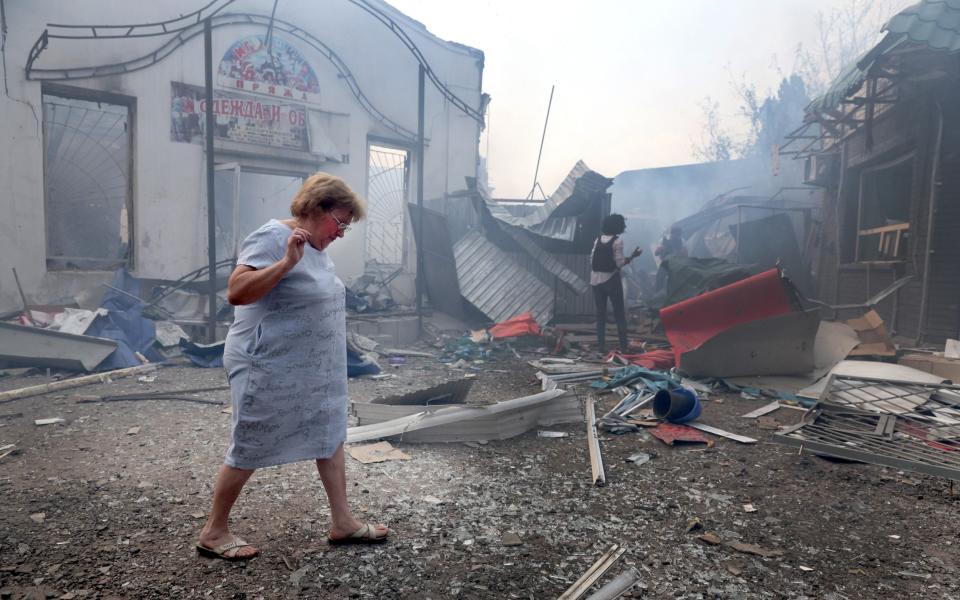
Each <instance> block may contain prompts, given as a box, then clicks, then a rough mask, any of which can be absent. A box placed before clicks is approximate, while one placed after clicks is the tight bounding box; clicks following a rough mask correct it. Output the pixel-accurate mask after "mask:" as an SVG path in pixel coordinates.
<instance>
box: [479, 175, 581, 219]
mask: <svg viewBox="0 0 960 600" xmlns="http://www.w3.org/2000/svg"><path fill="white" fill-rule="evenodd" d="M589 171H590V168H589V167H588V166H587V165H586V164H585V163H584V162H583V161H582V160H579V161H577V164H575V165H574V166H573V169H571V170H570V172H569V173H567V176H566V178H565V179H564V180H563V182H561V183H560V185H559V187H557V190H556V191H555V192H553V193H552V194H550V197H549V198H547V201H546V202H544V203H543V204H541V205H540V206H538V207H536V209H535V210H532V211H530V214H528V215H526V216H523V217H518V216H516V215H514V214H513V213H511V212H510V211H509V210H508V209H507V208H506V207H504V206H501V205H500V204H497V203H496V202H494V201H492V200H491V201H488V202H487V206H488V207H489V208H490V214H492V215H493V216H494V217H496V218H497V219H499V220H501V221H503V222H505V223H509V224H510V225H516V226H517V227H532V226H534V225H539V224H540V223H543V222H544V221H546V220H547V219H548V218H550V214H551V213H553V211H554V210H556V208H557V207H558V206H560V205H561V204H563V202H564V201H566V200H567V198H569V197H570V196H572V195H573V190H574V187H575V186H576V184H577V179H580V178H581V177H583V176H584V175H586V174H587V173H588V172H589Z"/></svg>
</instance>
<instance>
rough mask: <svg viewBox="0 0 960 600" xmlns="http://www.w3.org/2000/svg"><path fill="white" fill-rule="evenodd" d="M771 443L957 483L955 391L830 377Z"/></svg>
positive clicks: (959, 448)
mask: <svg viewBox="0 0 960 600" xmlns="http://www.w3.org/2000/svg"><path fill="white" fill-rule="evenodd" d="M774 439H775V441H777V442H779V443H783V444H786V445H790V446H795V447H799V448H800V449H801V450H807V451H811V452H816V453H821V454H826V455H829V456H835V457H838V458H845V459H849V460H858V461H862V462H866V463H871V464H877V465H884V466H888V467H893V468H897V469H905V470H910V471H916V472H919V473H926V474H929V475H937V476H941V477H945V478H948V479H954V480H960V387H958V386H953V385H942V384H923V383H904V382H896V381H887V380H882V379H869V378H859V377H844V376H832V377H831V378H830V380H829V382H828V383H827V387H826V388H825V391H824V394H823V396H822V397H821V399H820V402H819V403H818V404H817V405H816V406H815V407H813V408H812V409H811V410H810V411H808V412H807V414H806V416H805V418H804V420H803V422H802V423H800V424H798V425H795V426H793V427H788V428H785V429H782V430H781V431H780V432H778V433H777V434H776V435H775V436H774Z"/></svg>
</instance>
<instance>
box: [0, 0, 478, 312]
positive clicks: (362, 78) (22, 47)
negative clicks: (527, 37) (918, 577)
mask: <svg viewBox="0 0 960 600" xmlns="http://www.w3.org/2000/svg"><path fill="white" fill-rule="evenodd" d="M201 4H202V3H201V2H198V1H196V0H175V1H174V0H170V1H166V2H163V3H155V4H154V3H140V2H137V3H122V4H117V3H115V2H112V1H110V0H84V1H83V2H70V3H65V2H61V1H57V0H35V1H32V2H29V3H26V2H12V3H11V2H8V3H7V5H6V11H7V21H8V31H9V33H8V37H7V44H6V57H5V58H6V64H7V68H8V72H7V73H5V74H4V75H5V77H6V82H7V86H8V88H9V95H2V94H0V135H2V136H3V137H2V139H4V140H5V141H6V143H5V144H4V145H3V147H2V148H0V192H2V193H0V311H5V310H10V309H12V308H15V307H17V306H18V305H19V296H18V294H17V291H16V287H15V285H14V283H13V277H12V273H11V269H10V267H16V268H17V271H18V273H19V274H20V278H21V282H22V283H23V285H24V288H25V291H26V293H27V295H28V296H29V297H30V299H31V301H33V302H58V301H62V300H65V299H68V298H70V297H72V296H74V295H75V294H78V293H80V292H82V291H84V290H88V289H90V288H96V287H99V283H100V282H102V281H107V280H109V278H110V276H111V275H112V274H111V273H104V272H75V271H74V272H65V271H50V272H48V271H47V270H46V266H45V252H46V251H45V248H46V246H45V237H44V236H45V229H44V210H43V144H42V135H41V132H40V128H41V125H40V121H39V119H41V118H42V115H41V84H40V82H38V81H26V80H25V77H24V65H25V64H26V59H27V54H28V51H29V49H30V47H31V46H32V44H33V43H34V41H35V40H36V39H37V37H38V36H39V35H40V33H41V32H42V31H43V29H44V27H45V23H47V22H58V23H72V24H92V23H139V22H147V21H157V20H164V19H168V18H172V17H174V16H176V15H178V14H184V13H188V12H191V11H192V10H195V9H196V8H197V7H198V6H200V5H201ZM272 6H273V2H269V1H267V0H240V1H238V2H235V3H233V4H232V5H230V6H229V7H228V9H227V11H226V12H251V13H256V14H260V15H264V16H269V13H270V9H271V8H272ZM378 6H380V7H381V8H382V9H383V10H385V11H387V12H388V13H389V14H391V15H392V16H393V17H394V18H395V19H397V20H398V21H399V22H400V23H401V24H402V25H403V26H404V27H405V29H406V30H407V31H408V32H409V34H410V35H411V36H412V37H413V38H414V40H415V43H416V44H417V45H418V47H419V48H420V50H421V51H422V52H423V53H424V55H425V56H426V57H427V60H428V61H429V62H430V64H431V67H432V68H433V70H434V71H435V72H436V73H437V74H438V76H439V77H440V78H441V79H442V80H443V81H444V82H445V83H446V84H447V85H448V86H449V87H450V88H451V89H452V90H453V91H454V93H456V94H457V95H458V96H459V97H460V98H462V99H463V100H464V101H465V102H467V103H468V104H469V105H471V106H473V107H474V108H476V109H479V107H480V102H481V96H480V94H481V77H482V68H483V55H482V53H480V52H479V51H477V50H473V49H468V48H465V47H462V46H459V45H457V44H451V43H449V42H444V41H441V40H439V39H437V38H436V37H434V36H433V35H432V34H430V33H429V32H427V31H426V29H425V28H424V27H423V26H422V25H420V24H419V23H417V22H415V21H412V20H410V19H407V18H406V17H404V16H403V15H402V14H400V13H399V12H397V11H395V10H394V9H392V7H389V6H388V5H386V4H378ZM276 16H277V19H280V20H285V21H289V22H292V23H295V24H296V25H297V26H299V27H301V28H303V29H304V30H306V31H308V32H310V33H311V34H313V35H314V36H315V37H317V38H319V39H320V40H322V41H323V42H324V43H325V44H327V45H328V46H329V47H330V48H331V49H332V50H333V51H334V52H336V53H337V55H338V56H339V57H340V58H341V59H342V60H343V62H344V63H346V65H347V67H348V68H349V69H350V70H351V72H352V73H353V75H354V77H355V79H356V81H357V82H358V84H359V85H360V87H361V89H362V90H363V92H364V93H365V94H366V96H367V97H368V98H369V100H370V102H371V103H372V104H373V105H374V106H376V107H377V108H378V109H379V110H380V111H381V112H383V113H384V114H385V115H387V116H388V117H390V118H391V119H393V120H394V121H396V122H398V123H400V124H402V125H403V126H404V127H405V128H407V129H409V130H410V131H413V132H415V131H416V129H417V121H416V119H417V70H418V63H417V61H416V59H415V58H414V56H413V55H412V54H411V53H410V52H409V51H408V50H407V49H406V48H405V47H404V46H403V45H402V43H401V41H400V40H399V39H397V38H396V36H395V35H394V34H393V33H392V32H390V31H389V30H388V29H387V28H386V27H385V26H383V25H382V24H381V23H379V22H378V21H376V20H374V19H373V18H372V17H371V16H370V15H368V14H367V13H365V12H364V11H362V10H361V9H360V8H358V7H356V6H355V5H352V4H350V3H348V2H330V3H322V5H321V4H318V3H316V2H313V1H310V0H284V1H282V2H281V3H280V5H279V9H278V11H277V15H276ZM263 32H264V28H262V27H259V26H249V25H244V26H230V27H222V28H217V29H215V30H214V32H213V55H214V61H215V68H216V64H217V63H218V62H219V60H220V58H221V57H222V56H223V53H224V52H225V51H226V50H227V49H228V48H229V46H230V45H231V44H232V43H233V42H235V41H236V40H238V39H240V38H243V37H245V36H247V35H253V34H262V33H263ZM275 35H277V36H280V37H283V38H284V39H285V40H287V41H289V42H291V43H292V44H293V45H295V46H296V47H297V48H298V49H299V50H300V52H301V53H302V54H303V55H304V56H305V57H306V58H307V60H308V61H309V62H310V63H311V65H312V66H313V68H314V71H315V72H316V74H317V76H318V78H319V81H320V87H321V105H320V106H319V107H316V108H319V109H321V110H325V111H329V112H335V113H342V114H349V115H350V162H349V163H348V164H338V163H334V162H326V163H323V164H322V165H320V167H319V168H320V169H321V170H326V171H328V172H331V173H334V174H336V175H339V176H341V177H343V178H344V179H345V180H346V181H347V182H348V183H349V184H350V185H351V186H353V187H354V188H355V189H356V190H357V191H358V192H360V193H361V194H364V193H365V192H366V177H367V165H366V162H367V161H366V151H367V139H368V136H377V137H378V138H381V139H385V140H387V141H393V142H396V143H397V144H400V145H403V144H406V145H407V146H409V147H411V148H412V140H404V139H402V138H400V137H399V136H397V135H396V134H394V133H393V132H391V131H390V130H389V129H387V128H385V127H384V126H383V125H382V124H380V123H379V122H377V121H375V120H374V119H372V118H371V117H370V116H369V115H368V114H367V113H366V112H365V111H364V110H363V109H362V107H361V106H360V104H359V103H358V102H357V100H356V99H355V98H354V96H353V94H352V93H351V92H350V90H349V89H348V88H347V86H346V85H344V83H343V81H342V80H341V79H340V77H339V76H338V73H337V70H336V69H335V68H334V67H333V65H332V64H331V63H330V62H329V61H328V60H327V59H326V58H325V57H323V56H322V55H320V54H319V53H318V52H316V51H314V50H313V49H312V48H311V47H310V46H309V45H307V44H306V43H304V42H302V41H300V40H297V39H294V38H291V37H290V36H288V35H285V34H284V33H282V32H280V31H277V32H275ZM163 39H165V38H163ZM161 41H162V39H161V38H141V39H137V40H123V41H96V42H93V41H66V40H51V43H50V47H49V48H48V49H47V50H46V51H45V52H44V53H43V55H42V56H41V58H40V60H39V61H38V62H37V64H36V66H38V67H69V66H83V65H95V64H104V63H109V62H114V61H118V60H122V59H125V58H130V57H132V56H138V55H141V54H144V53H146V52H148V51H152V50H154V49H155V48H156V47H157V46H159V45H160V43H161ZM171 81H177V82H184V83H188V84H193V85H203V81H204V73H203V37H202V35H198V36H196V37H194V38H193V39H191V40H190V41H188V42H187V43H186V44H185V45H184V46H182V47H181V48H179V49H178V50H176V51H175V52H174V53H173V54H172V55H170V56H168V57H167V58H166V59H164V60H163V61H162V62H160V63H158V64H156V65H153V66H152V67H150V68H148V69H145V70H142V71H137V72H134V73H129V74H125V75H122V76H112V77H108V78H100V79H83V80H75V81H69V82H62V81H61V82H58V83H61V84H66V85H71V86H76V87H84V88H89V89H98V90H105V91H110V92H114V93H118V94H123V95H127V96H132V97H135V98H136V118H135V122H134V123H133V126H134V147H133V152H134V154H135V158H134V168H135V173H134V198H133V206H134V219H135V224H134V252H135V256H136V258H135V265H134V269H133V272H134V274H136V275H138V276H141V277H148V278H168V279H174V278H177V277H179V276H181V275H183V274H185V273H187V272H189V271H192V270H194V269H196V268H198V267H200V266H203V265H205V264H206V262H207V256H206V251H207V250H206V249H207V241H206V230H207V225H206V196H205V189H206V188H205V185H206V183H205V182H206V180H205V171H204V167H205V159H204V151H203V147H202V146H201V145H196V144H184V143H176V142H172V141H170V133H169V129H170V82H171ZM426 91H427V93H426V110H425V115H426V118H425V132H426V138H427V141H428V147H427V149H426V159H425V160H426V162H425V173H424V175H425V190H424V191H425V194H424V195H425V197H427V198H430V197H436V196H442V195H443V194H444V193H446V192H449V191H454V190H458V189H462V188H463V187H464V177H465V176H473V175H475V173H476V164H477V156H478V154H477V153H478V140H479V134H480V125H479V123H477V122H476V121H474V120H473V119H471V118H470V117H468V116H467V115H466V114H464V113H462V112H461V111H459V110H458V109H456V108H454V107H452V106H451V105H449V104H448V103H447V102H446V101H445V100H444V99H443V97H442V96H441V94H440V93H439V92H438V91H437V89H436V88H435V87H433V85H432V84H431V83H430V82H429V81H427V88H426ZM231 159H232V157H230V156H226V155H224V156H220V155H219V154H218V161H226V160H231ZM277 167H278V168H284V165H283V164H282V163H277ZM415 167H416V164H415V162H414V165H413V170H412V171H411V172H412V173H415V172H416V170H415ZM290 170H292V171H297V172H304V171H305V170H306V169H305V167H304V166H302V165H296V166H290ZM415 193H416V190H415V189H413V190H412V191H411V200H413V199H414V198H415V197H416V196H415ZM283 216H285V215H278V217H283ZM364 234H365V229H364V227H363V225H362V223H361V224H360V225H359V226H358V227H356V228H354V230H351V231H350V232H349V233H348V234H347V236H346V237H345V238H344V239H343V240H340V241H338V242H337V243H336V244H334V245H333V246H331V250H330V252H331V255H332V257H333V259H334V261H335V262H336V264H337V268H338V272H339V273H340V274H341V276H342V277H344V278H345V279H351V278H353V277H355V276H357V275H359V274H360V273H361V272H362V270H363V264H364V256H363V249H364V237H363V236H364ZM411 237H412V236H411ZM411 242H412V240H411ZM408 254H410V255H411V256H412V254H413V250H412V246H411V249H408ZM407 280H409V278H407Z"/></svg>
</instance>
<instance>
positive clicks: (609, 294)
mask: <svg viewBox="0 0 960 600" xmlns="http://www.w3.org/2000/svg"><path fill="white" fill-rule="evenodd" d="M626 230H627V222H626V220H625V219H624V218H623V215H621V214H617V213H613V214H611V215H609V216H607V217H606V218H605V219H604V220H603V223H602V224H601V227H600V232H601V233H600V236H599V237H597V239H596V240H595V241H594V242H593V250H592V252H591V253H590V286H591V287H592V288H593V299H594V301H595V302H596V306H597V342H598V344H599V350H600V352H601V353H605V352H606V351H607V344H606V341H607V339H606V336H607V300H608V299H609V300H610V303H611V304H612V305H613V318H614V320H616V322H617V335H618V337H619V338H620V339H619V341H620V347H619V350H620V351H621V352H626V350H627V346H628V343H629V342H628V340H627V314H626V310H625V308H624V301H623V278H622V277H621V275H620V269H622V268H623V267H625V266H626V265H628V264H630V261H631V260H633V259H634V258H636V257H638V256H640V254H642V253H643V251H642V250H640V248H636V249H634V251H633V253H632V254H631V255H630V256H629V257H624V255H623V240H622V239H621V238H620V236H621V235H622V234H623V232H624V231H626Z"/></svg>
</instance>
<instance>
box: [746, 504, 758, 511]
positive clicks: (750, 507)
mask: <svg viewBox="0 0 960 600" xmlns="http://www.w3.org/2000/svg"><path fill="white" fill-rule="evenodd" d="M743 512H747V513H755V512H757V507H756V506H754V505H752V504H744V505H743Z"/></svg>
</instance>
